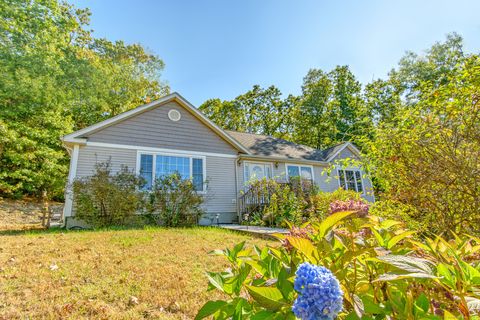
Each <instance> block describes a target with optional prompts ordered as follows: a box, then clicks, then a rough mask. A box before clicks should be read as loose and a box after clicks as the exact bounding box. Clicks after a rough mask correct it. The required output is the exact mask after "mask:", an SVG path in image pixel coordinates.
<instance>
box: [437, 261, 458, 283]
mask: <svg viewBox="0 0 480 320" xmlns="http://www.w3.org/2000/svg"><path fill="white" fill-rule="evenodd" d="M437 275H438V276H439V277H442V279H440V281H441V282H443V283H445V284H447V285H448V286H449V287H450V288H452V289H456V280H455V275H454V274H453V273H452V272H451V270H450V267H449V266H447V265H446V264H444V263H439V264H438V266H437Z"/></svg>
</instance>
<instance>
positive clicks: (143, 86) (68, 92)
mask: <svg viewBox="0 0 480 320" xmlns="http://www.w3.org/2000/svg"><path fill="white" fill-rule="evenodd" d="M89 15H90V12H89V11H88V10H82V9H76V8H74V7H73V6H72V5H69V4H67V3H65V2H60V1H56V0H54V1H40V0H35V1H17V0H7V1H2V2H1V3H0V132H1V133H2V134H1V137H0V181H1V182H0V194H2V195H6V196H16V195H23V194H30V195H39V194H40V193H41V192H42V191H43V190H46V191H48V194H49V196H52V197H57V198H61V197H62V196H63V188H64V185H65V177H66V174H67V171H68V155H67V152H66V150H65V149H64V148H63V147H62V145H61V141H60V137H61V136H63V135H65V134H68V133H70V132H72V131H73V130H76V129H80V128H83V127H85V126H87V125H90V124H93V123H95V122H98V121H100V120H104V119H105V118H106V117H109V116H112V115H115V114H118V113H120V112H122V111H126V110H128V109H131V108H133V107H136V106H138V105H139V104H142V103H144V102H147V101H149V100H150V99H155V98H157V97H159V96H161V95H164V94H165V93H166V92H167V91H168V87H167V86H165V85H164V84H162V83H161V82H160V80H159V76H160V71H161V70H162V69H163V62H162V61H161V60H160V59H159V58H158V57H157V56H155V55H152V54H149V53H147V52H145V50H144V49H143V47H141V46H140V45H137V44H134V45H126V44H124V43H123V42H121V41H117V42H115V43H112V42H110V41H108V40H106V39H96V38H94V37H93V36H92V34H91V31H89V29H88V23H89Z"/></svg>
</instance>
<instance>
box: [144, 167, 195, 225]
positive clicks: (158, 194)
mask: <svg viewBox="0 0 480 320" xmlns="http://www.w3.org/2000/svg"><path fill="white" fill-rule="evenodd" d="M203 201H204V199H203V197H202V195H200V194H198V193H197V192H196V191H195V187H194V185H193V183H192V181H190V180H184V179H182V178H181V177H180V175H179V174H172V175H169V176H165V177H161V178H159V179H157V180H156V181H155V183H154V186H153V189H152V191H151V193H150V194H149V201H148V205H147V210H148V213H149V214H150V215H151V216H153V217H156V219H155V221H156V223H157V224H160V225H163V226H166V227H177V226H190V225H194V224H196V223H197V221H198V218H199V217H200V216H201V215H202V214H203V213H204V212H203V209H202V208H201V205H202V203H203Z"/></svg>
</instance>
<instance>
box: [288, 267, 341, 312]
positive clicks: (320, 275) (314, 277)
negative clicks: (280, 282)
mask: <svg viewBox="0 0 480 320" xmlns="http://www.w3.org/2000/svg"><path fill="white" fill-rule="evenodd" d="M295 275H296V277H295V281H294V283H293V285H294V288H295V290H296V291H297V292H298V298H297V299H296V300H295V302H294V303H293V307H292V311H293V313H294V314H295V316H296V317H297V318H300V319H302V320H332V319H335V318H336V316H337V315H338V313H339V312H340V311H342V308H343V292H342V290H341V289H340V284H339V283H338V280H337V278H335V276H334V275H333V273H332V272H331V271H330V270H328V269H327V268H325V267H323V266H316V265H313V264H310V263H308V262H305V263H302V264H301V265H300V266H299V267H298V270H297V272H296V273H295Z"/></svg>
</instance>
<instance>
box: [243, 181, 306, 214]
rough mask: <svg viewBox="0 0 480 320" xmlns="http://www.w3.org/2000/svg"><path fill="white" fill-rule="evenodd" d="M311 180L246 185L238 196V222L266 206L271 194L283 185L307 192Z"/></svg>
mask: <svg viewBox="0 0 480 320" xmlns="http://www.w3.org/2000/svg"><path fill="white" fill-rule="evenodd" d="M313 185H314V184H313V181H302V182H301V183H299V182H298V181H297V182H285V181H274V183H268V182H266V183H265V182H261V183H254V184H252V185H250V186H248V187H247V189H246V190H245V191H244V192H243V193H242V194H241V195H240V196H239V197H238V200H237V202H238V211H239V215H240V221H239V222H240V223H241V222H242V221H246V220H247V221H249V220H250V218H251V217H252V214H254V213H257V212H261V211H262V210H263V209H264V208H265V207H266V206H268V205H269V204H270V200H271V198H272V195H273V194H274V193H275V192H278V190H279V189H280V190H281V189H282V188H284V187H287V186H288V187H290V188H292V190H294V191H295V190H296V191H297V192H299V191H301V192H304V193H306V192H309V191H310V190H312V186H313Z"/></svg>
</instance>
